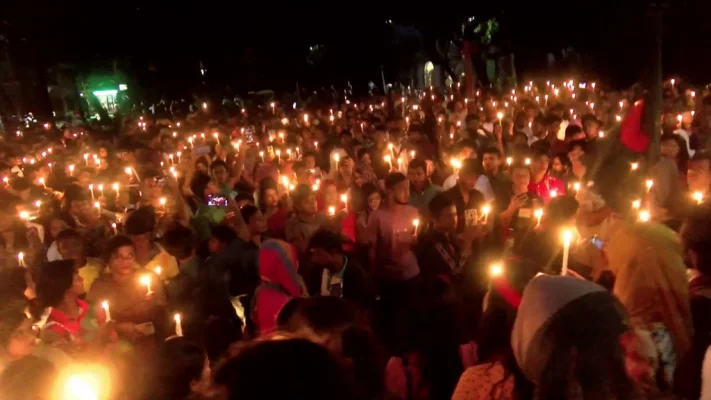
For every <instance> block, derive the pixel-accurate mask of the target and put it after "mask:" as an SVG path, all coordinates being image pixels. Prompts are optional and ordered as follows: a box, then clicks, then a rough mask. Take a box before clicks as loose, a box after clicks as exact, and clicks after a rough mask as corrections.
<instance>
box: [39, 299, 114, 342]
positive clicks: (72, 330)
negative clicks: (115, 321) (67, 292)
mask: <svg viewBox="0 0 711 400" xmlns="http://www.w3.org/2000/svg"><path fill="white" fill-rule="evenodd" d="M77 305H78V306H79V315H77V317H76V318H74V317H72V316H70V315H68V314H66V313H65V312H64V311H61V310H59V309H57V308H54V307H53V308H52V310H51V311H50V313H49V318H47V324H46V325H45V326H44V329H47V330H49V331H51V332H52V333H53V334H55V335H57V336H59V338H60V341H61V342H62V343H65V344H68V345H70V346H71V347H81V346H82V345H83V344H84V336H85V334H86V333H87V332H86V325H87V324H86V323H84V326H82V323H83V322H82V321H83V320H84V318H85V317H86V316H87V314H88V311H89V304H88V303H87V302H85V301H83V300H80V299H77ZM96 319H97V321H98V324H99V325H103V324H105V323H106V315H105V313H104V311H103V310H101V311H99V312H98V313H97V315H96ZM62 343H57V344H58V345H60V346H61V345H62Z"/></svg>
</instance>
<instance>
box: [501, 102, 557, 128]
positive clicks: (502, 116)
mask: <svg viewBox="0 0 711 400" xmlns="http://www.w3.org/2000/svg"><path fill="white" fill-rule="evenodd" d="M546 100H548V96H546ZM496 116H497V117H498V118H499V125H501V120H502V119H503V118H504V113H502V112H498V113H496Z"/></svg>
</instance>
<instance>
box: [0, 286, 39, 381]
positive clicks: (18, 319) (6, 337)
mask: <svg viewBox="0 0 711 400" xmlns="http://www.w3.org/2000/svg"><path fill="white" fill-rule="evenodd" d="M26 306H27V303H26V302H25V301H24V300H20V299H12V300H11V299H8V298H4V299H3V302H2V304H0V321H1V322H0V372H2V371H3V370H4V369H5V368H6V367H7V365H8V364H9V363H11V362H12V361H16V360H19V359H22V358H24V357H26V356H28V355H30V354H32V353H33V352H34V351H35V349H36V348H37V344H38V341H37V329H36V327H35V325H34V324H33V323H32V320H31V319H30V318H28V317H27V315H26V314H25V308H26Z"/></svg>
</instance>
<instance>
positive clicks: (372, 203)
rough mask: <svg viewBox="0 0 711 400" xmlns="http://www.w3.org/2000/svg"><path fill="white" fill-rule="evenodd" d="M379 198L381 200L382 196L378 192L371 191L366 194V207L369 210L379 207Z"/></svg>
mask: <svg viewBox="0 0 711 400" xmlns="http://www.w3.org/2000/svg"><path fill="white" fill-rule="evenodd" d="M381 200H382V196H380V193H378V192H375V193H371V194H370V195H368V199H367V202H368V208H369V209H370V211H375V210H377V209H378V208H379V207H380V201H381Z"/></svg>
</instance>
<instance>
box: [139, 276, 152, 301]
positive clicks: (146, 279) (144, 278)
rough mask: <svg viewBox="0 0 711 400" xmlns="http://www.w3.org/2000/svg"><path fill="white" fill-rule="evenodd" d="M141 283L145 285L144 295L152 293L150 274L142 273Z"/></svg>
mask: <svg viewBox="0 0 711 400" xmlns="http://www.w3.org/2000/svg"><path fill="white" fill-rule="evenodd" d="M141 284H142V285H144V286H145V287H146V296H150V295H152V294H153V291H152V290H151V277H150V275H143V276H142V277H141Z"/></svg>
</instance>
